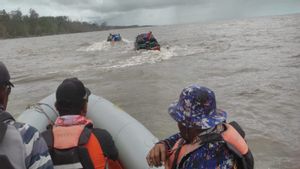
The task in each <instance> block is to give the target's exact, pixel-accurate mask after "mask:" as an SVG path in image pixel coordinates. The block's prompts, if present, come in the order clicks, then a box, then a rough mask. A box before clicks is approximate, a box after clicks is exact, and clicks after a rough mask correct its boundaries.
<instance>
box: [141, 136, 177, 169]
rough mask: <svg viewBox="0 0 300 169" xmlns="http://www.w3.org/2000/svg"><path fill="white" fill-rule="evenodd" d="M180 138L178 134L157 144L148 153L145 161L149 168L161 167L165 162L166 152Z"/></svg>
mask: <svg viewBox="0 0 300 169" xmlns="http://www.w3.org/2000/svg"><path fill="white" fill-rule="evenodd" d="M180 138H181V135H180V134H179V133H177V134H174V135H172V136H170V137H169V138H166V139H164V140H160V141H159V142H157V143H156V144H155V145H154V146H153V147H152V149H151V150H150V151H149V153H148V155H147V157H146V160H147V162H148V165H149V166H150V167H153V166H155V167H159V166H162V165H163V163H164V162H166V160H167V156H168V151H169V150H170V149H171V148H172V147H173V146H174V145H175V143H176V142H177V140H179V139H180Z"/></svg>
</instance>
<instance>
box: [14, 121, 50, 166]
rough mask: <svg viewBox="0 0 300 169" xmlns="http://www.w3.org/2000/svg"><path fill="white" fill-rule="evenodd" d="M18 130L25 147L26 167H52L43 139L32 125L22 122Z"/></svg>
mask: <svg viewBox="0 0 300 169" xmlns="http://www.w3.org/2000/svg"><path fill="white" fill-rule="evenodd" d="M19 131H20V133H21V135H22V138H23V142H24V146H25V149H26V159H25V163H26V167H27V168H35V169H53V163H52V160H51V157H50V154H49V152H48V147H47V145H46V142H45V140H44V139H43V138H42V137H41V135H40V133H39V132H38V130H37V129H35V128H34V127H31V126H29V125H28V124H24V125H23V126H22V127H21V128H19Z"/></svg>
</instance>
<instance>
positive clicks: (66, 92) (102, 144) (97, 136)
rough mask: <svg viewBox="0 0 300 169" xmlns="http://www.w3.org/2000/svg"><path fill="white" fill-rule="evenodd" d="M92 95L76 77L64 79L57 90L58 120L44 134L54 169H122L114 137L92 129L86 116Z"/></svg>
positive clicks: (90, 122) (91, 123)
mask: <svg viewBox="0 0 300 169" xmlns="http://www.w3.org/2000/svg"><path fill="white" fill-rule="evenodd" d="M90 94H91V92H90V90H89V89H88V88H86V87H85V86H84V84H83V83H82V82H81V81H80V80H78V79H77V78H68V79H65V80H64V81H63V82H62V83H61V84H60V85H59V86H58V88H57V90H56V102H55V107H56V109H57V110H58V112H59V115H60V116H59V117H58V118H57V119H56V121H55V123H54V125H53V126H52V127H51V128H49V129H48V130H47V131H45V132H43V133H42V135H43V137H44V138H45V140H46V142H47V145H48V148H49V152H50V154H51V157H52V160H53V163H54V166H55V167H58V168H84V169H93V168H94V169H96V168H97V169H98V168H99V169H104V168H105V167H106V166H109V168H111V169H121V168H122V166H121V165H120V163H119V161H118V150H117V148H116V146H115V144H114V141H113V139H112V137H111V135H110V134H109V133H108V132H107V131H106V130H104V129H99V128H93V122H92V121H91V120H90V119H88V118H87V117H86V114H87V106H88V98H89V96H90Z"/></svg>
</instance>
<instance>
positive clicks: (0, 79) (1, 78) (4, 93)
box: [0, 61, 14, 109]
mask: <svg viewBox="0 0 300 169" xmlns="http://www.w3.org/2000/svg"><path fill="white" fill-rule="evenodd" d="M11 87H14V85H13V84H12V83H11V82H10V75H9V72H8V70H7V68H6V66H5V65H4V63H2V62H1V61H0V105H1V106H3V108H4V109H6V106H7V102H8V96H9V94H10V91H11Z"/></svg>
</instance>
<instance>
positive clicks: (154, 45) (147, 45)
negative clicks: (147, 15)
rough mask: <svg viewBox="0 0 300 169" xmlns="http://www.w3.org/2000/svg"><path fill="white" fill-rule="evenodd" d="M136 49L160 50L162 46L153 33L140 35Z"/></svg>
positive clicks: (137, 38)
mask: <svg viewBox="0 0 300 169" xmlns="http://www.w3.org/2000/svg"><path fill="white" fill-rule="evenodd" d="M134 46H135V49H136V50H140V49H146V50H160V45H159V43H158V42H157V40H156V39H155V37H154V36H153V34H152V32H149V33H143V34H139V35H138V36H137V37H136V39H135V43H134Z"/></svg>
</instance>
